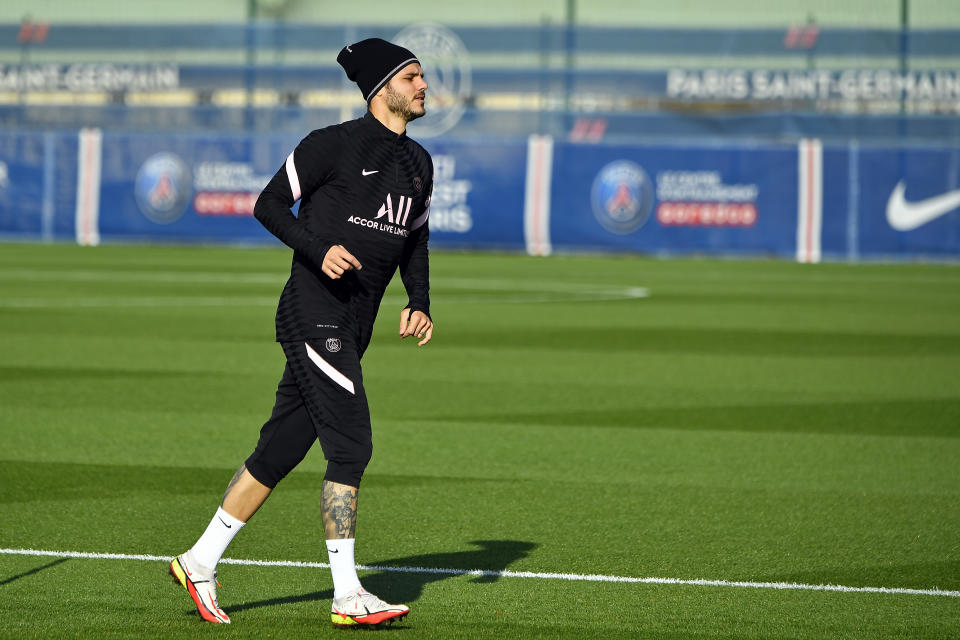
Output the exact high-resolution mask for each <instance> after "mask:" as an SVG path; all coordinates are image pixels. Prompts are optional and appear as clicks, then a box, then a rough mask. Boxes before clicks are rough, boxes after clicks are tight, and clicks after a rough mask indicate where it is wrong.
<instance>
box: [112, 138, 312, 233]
mask: <svg viewBox="0 0 960 640" xmlns="http://www.w3.org/2000/svg"><path fill="white" fill-rule="evenodd" d="M296 143H297V140H296V139H291V138H289V137H265V136H256V137H254V136H247V135H233V136H231V135H222V134H218V135H210V136H204V135H195V134H194V135H183V136H165V135H153V134H141V135H123V134H105V135H104V137H103V161H102V165H103V166H102V187H101V191H100V202H101V209H100V234H101V237H102V238H103V239H104V240H105V241H109V240H160V241H199V242H211V241H223V242H232V243H246V242H254V243H256V242H268V241H270V240H271V239H272V236H271V235H270V234H269V233H268V232H267V231H266V230H265V229H264V228H263V227H262V226H261V225H260V223H259V222H257V221H256V219H254V218H253V207H254V204H255V203H256V200H257V196H259V194H260V191H261V190H262V189H263V187H265V186H266V184H267V182H269V181H270V178H272V177H273V174H274V173H276V172H277V170H278V169H280V167H282V166H283V161H284V159H285V158H286V156H287V154H289V153H290V151H292V150H293V148H294V147H295V146H296Z"/></svg>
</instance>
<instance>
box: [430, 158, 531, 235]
mask: <svg viewBox="0 0 960 640" xmlns="http://www.w3.org/2000/svg"><path fill="white" fill-rule="evenodd" d="M424 146H425V147H426V148H427V150H428V151H429V152H430V155H431V156H432V157H433V166H434V172H433V174H434V175H433V198H432V200H431V203H430V244H431V245H432V246H436V247H450V248H484V249H499V248H504V249H516V250H521V249H523V243H524V240H523V197H524V172H525V171H526V160H527V158H526V153H527V149H526V144H525V142H524V141H522V140H520V141H518V140H491V139H477V140H442V139H432V140H429V141H428V142H427V143H425V145H424Z"/></svg>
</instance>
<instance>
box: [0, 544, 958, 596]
mask: <svg viewBox="0 0 960 640" xmlns="http://www.w3.org/2000/svg"><path fill="white" fill-rule="evenodd" d="M0 555H12V556H34V557H43V556H45V557H53V558H79V559H86V560H143V561H147V562H169V561H170V559H171V558H172V557H173V556H155V555H146V554H128V553H91V552H88V551H49V550H44V549H3V548H0ZM220 562H222V563H223V564H236V565H244V566H255V567H294V568H298V569H329V568H330V565H329V564H327V563H326V562H301V561H297V560H245V559H240V558H223V559H222V560H221V561H220ZM357 569H359V570H360V571H385V572H390V573H427V574H441V575H449V576H493V577H496V578H528V579H535V580H569V581H575V582H627V583H634V584H662V585H679V586H690V587H735V588H744V589H776V590H785V591H838V592H841V593H880V594H886V595H909V596H943V597H947V598H960V591H947V590H944V589H937V588H933V589H908V588H905V587H848V586H844V585H839V584H803V583H797V582H749V581H736V580H688V579H683V578H634V577H630V576H607V575H592V574H582V573H539V572H534V571H507V570H504V571H491V570H489V569H447V568H441V567H390V566H380V565H357Z"/></svg>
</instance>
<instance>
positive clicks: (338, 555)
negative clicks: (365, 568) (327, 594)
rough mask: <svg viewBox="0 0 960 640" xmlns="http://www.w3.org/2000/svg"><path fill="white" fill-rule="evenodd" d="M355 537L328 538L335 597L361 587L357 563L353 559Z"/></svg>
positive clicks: (328, 553) (340, 596)
mask: <svg viewBox="0 0 960 640" xmlns="http://www.w3.org/2000/svg"><path fill="white" fill-rule="evenodd" d="M354 542H356V540H355V539H354V538H343V539H340V540H327V556H329V558H330V573H331V574H332V575H333V597H334V598H342V597H343V596H345V595H347V594H348V593H350V592H351V591H353V590H354V589H357V588H359V587H360V578H358V577H357V565H356V564H355V563H354V560H353V546H354Z"/></svg>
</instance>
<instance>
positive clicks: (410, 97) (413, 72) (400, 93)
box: [383, 64, 427, 122]
mask: <svg viewBox="0 0 960 640" xmlns="http://www.w3.org/2000/svg"><path fill="white" fill-rule="evenodd" d="M426 93H427V83H426V82H425V81H424V79H423V74H422V72H421V70H420V65H418V64H411V65H409V66H408V67H407V68H405V69H404V70H403V71H401V72H400V73H398V74H397V75H396V76H394V77H393V78H391V79H390V82H388V83H387V85H386V86H385V87H384V92H383V98H384V103H385V104H386V105H387V109H389V110H390V113H392V114H394V115H396V116H397V117H398V118H401V119H403V120H404V122H410V121H411V120H416V119H417V118H421V117H423V116H424V115H426V113H427V110H426V108H425V107H424V103H425V101H426Z"/></svg>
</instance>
